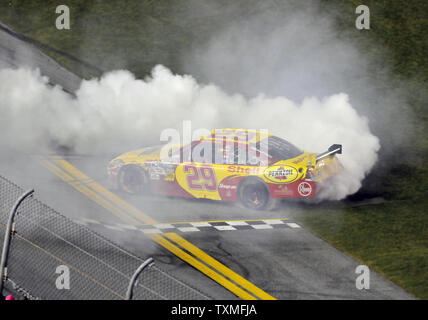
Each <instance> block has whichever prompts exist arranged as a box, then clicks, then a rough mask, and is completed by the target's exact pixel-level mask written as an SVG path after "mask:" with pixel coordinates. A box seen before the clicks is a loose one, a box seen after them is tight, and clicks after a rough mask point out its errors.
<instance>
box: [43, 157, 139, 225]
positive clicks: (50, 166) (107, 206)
mask: <svg viewBox="0 0 428 320" xmlns="http://www.w3.org/2000/svg"><path fill="white" fill-rule="evenodd" d="M41 163H42V165H43V166H44V167H46V168H47V169H49V170H50V171H51V172H52V173H54V174H55V175H57V176H58V177H59V178H61V179H62V180H63V181H64V182H66V183H68V184H70V185H71V186H72V187H73V188H75V189H76V190H77V191H79V192H81V193H83V194H84V195H85V196H86V197H88V198H89V199H91V200H92V201H94V202H96V203H98V204H99V205H100V206H102V207H103V208H105V209H107V210H108V211H110V212H111V213H113V214H114V215H116V216H117V217H119V218H120V219H121V220H125V221H126V222H128V223H131V224H133V225H140V224H141V223H140V222H139V221H137V220H135V219H133V218H132V217H129V216H128V214H126V213H124V212H123V211H121V210H120V209H118V208H116V207H115V206H113V205H112V204H111V203H110V202H109V201H107V200H105V199H104V198H102V197H100V196H99V195H98V194H96V193H95V192H93V191H92V190H91V189H89V188H88V187H86V186H85V185H84V184H82V183H81V182H80V181H78V180H76V179H75V178H73V177H72V176H70V175H68V174H67V173H65V172H63V171H62V170H61V169H60V168H58V167H56V166H54V165H53V164H51V163H50V162H48V161H46V160H41Z"/></svg>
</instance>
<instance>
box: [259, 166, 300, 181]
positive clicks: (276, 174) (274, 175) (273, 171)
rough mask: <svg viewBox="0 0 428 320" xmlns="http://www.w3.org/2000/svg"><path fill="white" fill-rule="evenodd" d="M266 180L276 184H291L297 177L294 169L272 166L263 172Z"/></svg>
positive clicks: (297, 174)
mask: <svg viewBox="0 0 428 320" xmlns="http://www.w3.org/2000/svg"><path fill="white" fill-rule="evenodd" d="M264 175H265V177H266V179H268V180H269V181H272V182H276V183H291V182H293V181H295V180H296V179H297V177H298V176H299V173H298V171H297V170H296V168H294V167H292V166H288V165H282V166H272V167H269V168H267V169H266V170H265V172H264Z"/></svg>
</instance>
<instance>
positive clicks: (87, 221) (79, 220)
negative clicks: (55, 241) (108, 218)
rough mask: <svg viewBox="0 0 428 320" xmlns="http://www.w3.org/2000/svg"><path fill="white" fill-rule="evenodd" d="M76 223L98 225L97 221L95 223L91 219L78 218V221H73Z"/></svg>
mask: <svg viewBox="0 0 428 320" xmlns="http://www.w3.org/2000/svg"><path fill="white" fill-rule="evenodd" d="M75 221H76V222H78V223H79V222H81V223H84V224H85V223H93V224H100V222H99V221H96V220H92V219H88V218H80V219H77V220H75Z"/></svg>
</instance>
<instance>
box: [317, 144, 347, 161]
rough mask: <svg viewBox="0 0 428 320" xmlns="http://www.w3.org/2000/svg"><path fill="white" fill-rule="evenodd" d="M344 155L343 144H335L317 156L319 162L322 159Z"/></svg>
mask: <svg viewBox="0 0 428 320" xmlns="http://www.w3.org/2000/svg"><path fill="white" fill-rule="evenodd" d="M336 153H337V154H342V145H341V144H333V145H332V146H331V147H330V148H328V150H327V151H326V152H323V153H320V154H319V155H317V162H318V161H320V160H321V159H324V158H326V157H328V156H332V155H335V154H336Z"/></svg>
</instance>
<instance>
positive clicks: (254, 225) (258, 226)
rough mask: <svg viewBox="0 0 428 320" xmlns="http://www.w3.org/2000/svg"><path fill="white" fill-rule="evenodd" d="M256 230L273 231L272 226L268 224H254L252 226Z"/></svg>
mask: <svg viewBox="0 0 428 320" xmlns="http://www.w3.org/2000/svg"><path fill="white" fill-rule="evenodd" d="M251 226H252V227H253V228H254V229H273V227H272V226H270V225H268V224H253V225H251Z"/></svg>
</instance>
